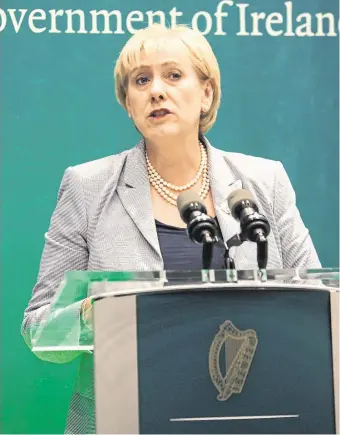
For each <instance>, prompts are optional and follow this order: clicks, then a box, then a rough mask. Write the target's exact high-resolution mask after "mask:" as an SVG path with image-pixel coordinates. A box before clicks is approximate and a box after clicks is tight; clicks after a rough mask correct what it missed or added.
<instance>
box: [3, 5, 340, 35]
mask: <svg viewBox="0 0 340 435" xmlns="http://www.w3.org/2000/svg"><path fill="white" fill-rule="evenodd" d="M306 4H308V2H306ZM283 6H284V7H283V10H282V12H281V13H279V12H270V13H265V12H252V8H251V6H250V5H249V4H247V3H235V2H234V1H233V0H222V1H220V2H219V3H218V4H217V6H216V9H215V11H214V12H212V13H210V12H207V11H198V12H196V13H195V14H194V15H193V16H192V17H191V18H190V20H189V21H190V22H189V23H188V21H186V20H185V17H183V12H181V11H180V10H178V9H177V7H173V8H172V9H171V10H170V11H169V12H167V13H165V12H164V11H161V10H157V11H145V12H142V11H138V10H133V11H130V12H128V13H127V14H126V15H123V14H122V12H121V11H119V10H110V11H109V10H104V9H100V10H88V11H83V10H81V9H50V10H48V11H45V10H43V9H34V10H31V11H28V10H27V9H6V10H5V9H0V32H2V31H4V30H5V29H8V30H9V29H10V30H11V31H13V30H14V32H15V33H18V32H20V31H21V30H23V29H26V30H29V31H31V32H33V33H44V32H48V33H55V34H59V33H69V34H115V35H123V34H125V33H130V34H133V33H135V32H136V31H137V30H139V29H140V28H143V27H146V26H147V25H150V24H152V23H156V22H158V23H159V22H160V23H163V24H165V25H170V26H174V25H176V24H181V23H182V24H189V25H190V26H191V27H192V28H193V29H196V30H198V31H199V32H201V33H202V34H203V35H207V34H210V33H212V34H213V35H215V36H225V35H228V17H229V19H230V20H231V19H232V20H236V26H235V24H234V25H233V27H232V28H233V29H235V28H236V35H237V36H263V35H265V34H267V35H269V36H273V37H278V36H297V37H313V36H328V37H336V36H338V34H339V33H340V32H339V18H336V17H335V15H334V14H332V13H331V12H320V13H315V14H311V13H309V12H303V13H299V14H297V13H295V11H294V5H293V2H292V1H287V2H285V3H284V4H283ZM234 31H235V30H234Z"/></svg>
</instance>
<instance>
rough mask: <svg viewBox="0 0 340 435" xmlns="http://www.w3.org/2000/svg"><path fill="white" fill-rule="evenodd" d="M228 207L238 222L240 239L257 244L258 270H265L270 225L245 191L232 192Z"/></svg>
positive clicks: (250, 195)
mask: <svg viewBox="0 0 340 435" xmlns="http://www.w3.org/2000/svg"><path fill="white" fill-rule="evenodd" d="M228 205H229V208H230V211H231V214H232V216H233V218H234V219H236V220H237V221H238V222H240V226H241V237H242V238H243V239H245V240H249V241H251V242H255V243H257V248H258V250H257V262H258V266H259V268H260V269H265V268H266V266H267V261H268V243H267V236H268V235H269V233H270V225H269V222H268V220H267V218H266V217H265V216H263V215H262V214H260V213H259V209H258V206H257V204H256V203H255V200H254V198H253V196H252V194H251V193H250V192H249V190H247V189H237V190H234V191H233V192H232V193H231V194H230V195H229V196H228Z"/></svg>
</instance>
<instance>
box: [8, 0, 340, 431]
mask: <svg viewBox="0 0 340 435" xmlns="http://www.w3.org/2000/svg"><path fill="white" fill-rule="evenodd" d="M86 3H87V6H86V7H85V6H84V2H81V1H80V0H69V1H66V0H59V1H58V6H56V2H52V1H51V0H45V1H44V2H42V1H38V0H26V1H25V2H23V1H19V0H11V1H10V2H9V1H6V0H5V1H3V2H2V7H3V9H1V16H0V20H1V22H0V29H1V33H2V34H1V42H2V43H1V60H2V62H1V69H2V74H1V89H2V100H1V109H2V110H1V115H2V128H1V187H2V202H1V204H2V216H1V217H2V276H1V279H2V304H1V307H2V308H1V309H2V311H1V322H2V328H1V330H2V348H1V349H2V358H1V375H2V380H1V388H2V405H1V408H2V409H1V411H2V416H1V425H2V427H1V432H2V433H58V432H59V433H60V432H62V431H63V430H64V420H65V416H66V411H67V407H68V401H69V398H70V395H71V391H72V386H73V381H74V375H75V371H76V368H77V364H78V363H77V361H76V362H74V363H72V364H70V365H66V366H57V365H53V364H48V363H43V362H41V361H39V360H38V359H36V358H35V357H34V356H33V355H32V354H31V353H30V352H29V350H28V349H27V348H26V347H25V345H24V342H23V340H22V338H21V336H20V324H21V320H22V315H23V311H24V309H25V306H26V304H27V302H28V300H29V298H30V295H31V290H32V287H33V285H34V283H35V279H36V275H37V272H38V266H39V260H40V255H41V251H42V248H43V243H44V239H43V235H44V232H45V231H46V230H47V227H48V224H49V219H50V216H51V213H52V211H53V208H54V206H55V202H56V196H57V191H58V188H59V184H60V180H61V177H62V174H63V172H64V170H65V169H66V167H68V166H70V165H76V164H78V163H82V162H85V161H88V160H92V159H96V158H100V157H103V156H105V155H108V154H112V153H116V152H119V151H122V150H124V149H126V148H130V147H132V146H134V144H135V143H136V142H137V140H138V134H137V132H136V131H135V129H134V128H133V127H132V126H131V123H130V120H129V119H128V117H127V116H126V114H125V113H124V111H123V110H122V109H121V108H120V107H119V106H118V103H117V102H116V101H115V97H114V88H113V80H112V69H113V65H114V62H115V59H116V58H117V55H118V53H119V50H120V49H121V47H122V45H123V44H124V42H125V41H126V40H127V38H128V37H129V34H128V32H127V31H126V26H125V25H123V27H124V32H125V33H123V34H117V33H112V34H104V33H99V34H90V33H87V34H85V33H82V34H81V33H73V34H71V33H65V29H66V22H65V21H63V19H62V18H60V27H59V28H60V33H49V32H48V30H46V31H44V32H41V33H34V32H32V31H31V30H30V27H29V21H28V16H27V15H25V16H24V17H23V20H22V22H21V25H20V29H19V30H18V21H16V24H17V26H16V28H17V31H16V30H15V26H13V21H11V13H10V12H9V10H8V9H9V8H11V9H17V12H16V13H17V15H16V17H17V18H18V20H19V18H20V16H19V12H18V10H19V9H22V8H25V9H27V10H28V12H27V14H29V12H30V11H32V10H34V9H39V8H43V9H44V11H48V10H49V9H53V8H56V7H58V8H60V9H78V8H79V9H82V10H83V11H85V12H87V13H88V11H89V10H90V9H97V10H100V9H107V10H113V9H117V10H119V11H120V12H121V14H122V16H124V17H126V16H127V14H128V13H129V12H130V11H133V10H139V11H142V12H144V13H145V12H146V11H150V10H152V11H157V10H159V9H160V10H163V11H166V12H167V14H168V12H169V11H170V10H171V9H172V8H173V7H175V6H177V10H181V11H182V12H183V15H182V16H181V17H180V18H179V19H178V21H179V22H182V23H190V20H191V17H192V16H193V15H194V14H195V13H196V12H198V11H205V12H206V13H208V14H209V15H210V16H211V17H212V19H213V26H212V29H211V31H210V32H209V33H208V34H207V35H206V36H207V38H208V40H209V41H210V42H211V44H212V46H213V48H214V50H215V52H216V55H217V57H218V59H219V61H220V67H221V71H222V92H223V97H222V106H221V109H220V112H219V117H218V120H217V123H216V125H215V126H214V128H213V129H212V130H211V131H210V132H209V134H208V138H209V139H210V140H211V142H212V143H213V144H214V145H215V146H216V147H219V148H221V149H225V150H229V151H239V152H243V153H249V154H252V155H257V156H263V157H267V158H271V159H278V160H281V161H282V162H283V164H284V166H285V168H286V169H287V172H288V174H289V176H290V178H291V180H292V183H293V185H294V187H295V189H296V193H297V198H298V206H299V208H300V210H301V213H302V216H303V218H304V220H305V223H306V225H307V226H308V227H309V229H310V232H311V235H312V238H313V240H314V243H315V245H316V248H317V251H318V253H319V256H320V258H321V261H322V263H323V265H324V266H337V265H338V264H339V252H338V247H339V245H338V240H339V178H338V177H339V173H338V171H339V150H338V137H339V126H338V121H339V87H338V74H339V67H338V65H339V39H338V28H337V27H336V35H337V36H331V35H330V36H327V35H325V36H308V34H307V36H305V37H299V36H291V37H289V36H284V35H281V36H278V37H273V36H271V35H270V34H269V33H268V31H264V30H266V29H265V27H264V24H263V23H262V24H261V25H260V28H261V29H262V30H263V35H262V36H251V35H250V36H239V35H237V32H238V30H239V21H238V16H237V12H238V10H237V8H235V5H233V6H228V5H224V7H223V10H224V11H227V12H229V16H228V17H226V18H224V20H225V21H224V22H223V26H224V30H227V35H215V34H214V32H215V31H216V23H215V21H214V20H215V18H214V13H215V11H216V8H217V6H218V3H219V2H217V1H216V0H214V1H211V0H210V1H209V2H204V1H202V0H196V1H195V2H191V1H190V0H182V1H181V2H180V1H178V2H176V3H174V4H171V5H170V4H168V3H167V2H165V1H163V2H159V1H156V0H152V1H151V0H147V1H145V2H138V1H137V0H129V1H126V2H123V1H120V2H118V1H108V0H97V2H94V1H92V0H89V1H88V2H86ZM247 3H248V4H250V7H249V11H248V12H249V14H248V15H249V17H250V12H265V13H267V14H269V13H271V12H280V13H282V14H283V15H282V16H283V17H284V20H285V22H286V24H287V22H288V20H289V18H287V16H286V15H285V14H286V6H285V4H284V2H283V1H281V0H271V1H269V0H256V1H255V0H253V1H248V2H247ZM293 6H294V19H296V17H297V15H298V14H300V13H308V14H310V17H311V20H312V21H311V26H312V27H313V31H314V33H316V30H315V26H316V21H315V19H314V20H313V17H314V18H315V15H314V14H316V13H318V12H329V13H332V14H333V16H334V17H335V18H336V20H338V16H339V5H338V2H336V1H335V0H327V1H326V0H295V1H294V2H293ZM84 8H85V9H84ZM13 14H14V13H13V12H12V16H13ZM5 16H6V17H7V20H6V22H5ZM306 19H307V18H306ZM169 20H170V18H169V15H167V21H169ZM204 20H205V19H204V17H203V15H202V16H201V17H200V18H199V19H198V24H199V25H200V26H202V29H203V27H204ZM75 23H76V21H75ZM35 24H36V26H37V27H38V26H39V27H40V28H42V27H43V26H44V21H41V20H40V21H39V20H37V21H35ZM45 25H46V26H47V29H48V28H49V27H48V26H50V25H51V23H50V22H49V23H47V21H46V23H45ZM134 25H135V27H136V28H138V27H142V26H145V22H144V23H142V22H141V23H134ZM295 26H296V23H295ZM114 27H115V26H114V25H113V28H114ZM274 27H275V28H276V29H279V28H286V27H285V26H284V24H281V25H280V24H276V25H275V26H273V28H274ZM75 28H76V27H75ZM325 33H326V34H327V32H325ZM330 33H332V32H330Z"/></svg>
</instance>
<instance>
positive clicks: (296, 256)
mask: <svg viewBox="0 0 340 435" xmlns="http://www.w3.org/2000/svg"><path fill="white" fill-rule="evenodd" d="M274 215H275V219H276V222H277V225H278V230H279V234H280V241H281V248H282V257H283V267H284V268H287V269H288V268H298V267H305V268H320V267H321V264H320V261H319V258H318V255H317V253H316V250H315V247H314V245H313V242H312V240H311V237H310V235H309V230H308V229H307V228H306V227H305V225H304V223H303V221H302V218H301V215H300V212H299V210H298V208H297V206H296V195H295V191H294V189H293V187H292V184H291V182H290V180H289V178H288V175H287V173H286V171H285V169H284V167H283V165H282V163H281V162H277V171H276V176H275V189H274Z"/></svg>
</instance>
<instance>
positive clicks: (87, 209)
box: [22, 138, 320, 433]
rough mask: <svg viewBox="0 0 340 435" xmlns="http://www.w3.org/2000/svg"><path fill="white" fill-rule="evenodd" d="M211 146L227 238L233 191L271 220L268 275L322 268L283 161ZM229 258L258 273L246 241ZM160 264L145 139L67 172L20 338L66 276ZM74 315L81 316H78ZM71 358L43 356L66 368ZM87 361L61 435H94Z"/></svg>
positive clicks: (233, 227) (231, 229) (233, 229)
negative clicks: (242, 191)
mask: <svg viewBox="0 0 340 435" xmlns="http://www.w3.org/2000/svg"><path fill="white" fill-rule="evenodd" d="M203 139H204V141H205V143H206V145H207V148H208V158H209V170H210V181H211V190H212V196H213V201H214V206H215V210H216V215H217V218H218V220H219V224H220V227H221V231H222V234H223V238H224V240H228V239H229V238H230V237H232V236H233V235H235V234H236V233H237V232H239V231H240V228H239V224H238V223H237V222H236V221H235V220H234V219H233V217H232V216H231V214H230V210H229V209H228V204H227V197H228V195H229V194H230V192H231V191H232V190H235V189H238V188H246V189H249V190H250V191H251V193H252V194H253V196H254V198H255V200H256V202H257V204H258V205H259V208H260V212H261V213H263V214H264V215H265V216H266V217H267V218H268V220H269V222H270V225H271V233H270V235H269V239H268V242H269V246H268V266H267V267H268V269H271V268H295V267H308V268H315V267H320V262H319V260H318V256H317V254H316V252H315V249H314V246H313V243H312V241H311V239H310V236H309V232H308V229H307V228H306V227H305V225H304V224H303V221H302V219H301V217H300V214H299V211H298V210H297V208H296V204H295V193H294V190H293V188H292V186H291V183H290V181H289V179H288V176H287V174H286V172H285V170H284V168H283V166H282V164H281V163H280V162H277V161H271V160H267V159H263V158H257V157H252V156H247V155H244V154H239V153H228V152H223V151H220V150H217V149H216V148H214V147H212V146H211V145H210V144H209V143H208V141H207V139H206V138H203ZM231 255H232V256H233V257H234V259H235V263H236V267H237V268H238V269H250V268H256V267H257V262H256V245H255V244H254V243H250V242H245V243H244V244H243V245H241V246H240V247H238V248H233V249H232V251H231ZM162 268H163V260H162V255H161V252H160V247H159V243H158V238H157V232H156V227H155V222H154V218H153V214H152V204H151V197H150V189H149V181H148V176H147V170H146V163H145V156H144V141H143V140H142V141H141V142H140V143H139V144H138V145H137V146H136V147H134V148H132V149H131V150H128V151H125V152H123V153H121V154H118V155H112V156H109V157H105V158H103V159H100V160H96V161H92V162H89V163H84V164H81V165H78V166H75V167H70V168H68V169H67V170H66V171H65V174H64V177H63V179H62V183H61V187H60V191H59V195H58V201H57V205H56V208H55V210H54V213H53V215H52V218H51V222H50V226H49V229H48V232H47V233H46V234H45V247H44V251H43V255H42V259H41V264H40V271H39V275H38V280H37V283H36V285H35V287H34V289H33V294H32V297H31V300H30V301H29V304H28V307H27V309H26V310H25V313H24V319H23V324H22V334H23V336H24V338H25V340H26V342H27V344H28V346H30V347H31V345H32V343H31V340H32V329H33V325H36V324H38V323H39V322H40V321H41V319H42V318H43V316H44V313H45V312H46V310H47V308H48V306H49V304H50V302H51V299H52V298H53V297H54V295H55V292H56V289H57V288H58V285H59V284H60V282H61V281H62V279H63V276H64V272H65V271H66V270H86V269H89V270H125V271H128V270H131V271H143V270H161V269H162ZM77 315H78V316H79V312H77V313H75V316H77ZM78 354H79V352H73V353H63V352H60V353H58V352H57V353H55V352H51V353H48V352H46V353H41V354H39V355H38V357H39V358H41V359H43V360H47V361H51V362H58V363H65V362H68V361H70V360H72V359H74V358H75V357H76V356H78ZM92 370H93V359H92V355H90V354H87V353H83V354H82V355H81V362H80V371H79V376H78V379H77V382H76V386H75V391H74V394H73V397H72V401H71V405H70V408H69V415H68V420H67V427H66V433H95V421H94V400H93V399H94V393H93V378H92Z"/></svg>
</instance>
